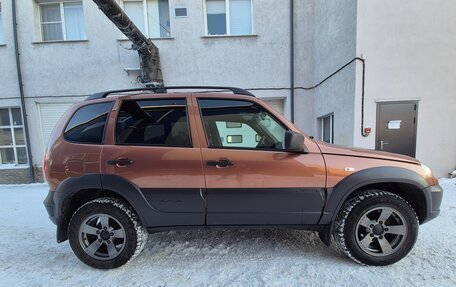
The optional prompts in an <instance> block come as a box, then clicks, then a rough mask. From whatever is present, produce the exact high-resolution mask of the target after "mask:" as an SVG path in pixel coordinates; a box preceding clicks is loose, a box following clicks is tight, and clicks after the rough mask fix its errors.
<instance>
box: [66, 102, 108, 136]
mask: <svg viewBox="0 0 456 287" xmlns="http://www.w3.org/2000/svg"><path fill="white" fill-rule="evenodd" d="M112 105H113V102H108V103H99V104H92V105H87V106H84V107H82V108H80V109H78V110H77V111H76V112H75V113H74V115H73V116H72V117H71V120H70V121H69V122H68V124H67V126H66V128H65V131H64V133H63V136H64V138H65V139H66V140H68V141H71V142H76V143H86V144H101V143H102V142H103V137H104V130H105V126H106V121H107V119H108V114H109V112H110V111H111V108H112Z"/></svg>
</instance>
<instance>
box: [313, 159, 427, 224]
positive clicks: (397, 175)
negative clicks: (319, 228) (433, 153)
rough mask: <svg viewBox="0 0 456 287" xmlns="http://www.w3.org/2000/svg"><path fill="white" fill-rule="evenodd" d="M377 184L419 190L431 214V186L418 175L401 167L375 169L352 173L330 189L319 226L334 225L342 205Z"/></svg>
mask: <svg viewBox="0 0 456 287" xmlns="http://www.w3.org/2000/svg"><path fill="white" fill-rule="evenodd" d="M376 183H406V184H410V185H413V186H415V187H416V188H417V189H419V190H420V191H421V192H422V193H423V195H424V197H425V199H426V202H425V203H424V204H426V213H427V214H426V216H427V215H428V214H429V212H430V210H429V209H430V206H429V205H430V204H429V203H430V202H431V195H430V193H429V192H426V188H427V187H429V186H430V184H429V183H428V182H427V181H426V180H425V179H424V178H423V177H422V176H421V175H419V174H418V173H416V172H414V171H412V170H409V169H406V168H401V167H393V166H391V167H373V168H367V169H363V170H360V171H358V172H355V173H352V174H351V175H349V176H347V177H346V178H344V179H343V180H342V181H340V182H339V183H337V184H336V185H335V186H334V188H332V189H328V196H327V201H326V205H325V208H324V210H323V213H322V216H321V218H320V221H319V224H326V225H331V226H332V225H333V222H334V220H335V219H336V216H337V214H338V213H339V210H340V208H341V207H342V204H343V203H344V202H345V200H346V199H347V198H348V197H349V196H350V194H352V193H353V192H354V191H356V190H358V189H359V188H361V187H363V186H367V185H370V184H376ZM331 229H332V228H331Z"/></svg>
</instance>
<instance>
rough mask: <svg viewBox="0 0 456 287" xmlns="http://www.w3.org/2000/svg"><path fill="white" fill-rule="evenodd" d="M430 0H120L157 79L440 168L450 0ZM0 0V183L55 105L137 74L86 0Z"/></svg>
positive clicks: (455, 99)
mask: <svg viewBox="0 0 456 287" xmlns="http://www.w3.org/2000/svg"><path fill="white" fill-rule="evenodd" d="M13 2H15V4H16V21H17V25H16V27H17V36H18V37H17V43H18V45H17V47H16V46H15V44H14V43H15V41H14V19H13V18H14V17H13V9H12V8H13ZM292 2H294V5H291V3H292ZM436 2H438V4H437V3H436ZM436 2H432V3H431V2H429V1H425V0H420V1H411V0H407V1H401V3H397V2H395V1H382V2H379V3H374V2H372V1H356V0H349V1H339V0H338V1H319V0H306V1H297V0H295V1H285V0H283V1H274V0H261V1H260V0H123V1H119V4H120V5H121V7H123V9H124V10H125V11H126V13H127V14H128V15H129V16H130V18H131V19H132V20H133V21H134V22H135V24H136V25H137V26H138V27H139V28H140V29H141V30H142V32H143V33H144V34H145V35H147V36H148V37H150V38H151V39H152V40H153V42H154V44H155V45H156V46H157V47H158V48H159V49H160V59H161V66H162V72H163V78H164V82H165V84H166V85H221V86H238V87H242V88H247V89H255V91H253V92H254V93H255V94H256V95H257V96H258V97H260V98H263V99H265V100H266V101H268V102H269V103H270V104H271V105H272V106H273V107H274V108H276V109H277V110H279V111H280V112H281V113H283V114H284V115H285V116H287V117H288V118H292V119H293V120H294V122H295V123H296V124H297V126H298V127H300V128H301V129H302V130H303V131H304V132H305V133H306V134H308V135H314V136H315V138H317V139H323V140H325V141H328V142H332V143H335V144H341V145H348V146H358V147H364V148H372V149H374V148H377V149H383V150H388V149H390V151H395V149H398V150H399V152H402V153H410V155H412V156H416V157H417V158H418V159H420V160H422V161H423V162H424V163H425V164H427V165H429V166H430V167H431V168H432V169H433V170H434V171H435V173H436V175H438V176H447V175H448V172H451V171H452V170H454V169H455V168H456V133H455V132H454V122H455V120H456V116H455V115H456V95H455V94H454V91H455V90H456V82H455V81H453V80H452V76H454V74H455V73H454V71H452V65H454V63H456V39H455V38H454V37H453V36H452V35H455V34H456V17H454V16H455V14H456V3H453V2H452V1H441V0H439V1H436ZM0 5H1V6H0V7H1V8H0V87H1V89H0V120H1V122H0V183H17V182H30V181H31V180H32V177H31V176H30V173H29V171H30V166H32V167H34V168H33V170H34V171H35V173H37V178H38V179H39V178H40V176H39V174H40V170H41V168H42V159H43V156H44V153H45V149H46V145H47V140H48V137H49V135H50V133H51V132H52V129H53V126H54V125H55V123H56V122H57V121H58V119H59V118H60V116H61V115H62V114H63V113H64V112H65V110H66V109H67V108H68V107H69V106H70V105H71V104H73V103H74V102H77V101H81V100H83V99H84V98H85V97H86V96H87V95H89V94H92V93H94V92H98V91H104V90H112V89H121V88H135V87H141V84H140V83H138V76H139V59H138V54H137V52H136V51H134V50H132V49H131V43H130V42H129V41H128V40H127V39H126V38H125V36H123V35H122V34H121V33H120V32H119V30H118V29H117V28H116V27H115V26H114V25H113V24H112V23H111V22H110V21H109V20H108V19H107V17H106V16H105V15H104V14H103V13H102V12H101V11H100V10H99V9H98V7H97V6H96V4H95V3H94V2H93V1H92V0H82V1H74V0H71V1H57V0H21V1H13V0H0ZM292 7H293V9H292ZM292 13H293V14H292ZM291 15H293V18H292V19H293V20H292V21H290V19H291V17H290V16H291ZM16 49H17V50H16ZM16 52H18V53H19V60H20V68H21V69H20V76H21V79H22V84H23V85H22V87H23V97H24V107H25V112H26V114H27V115H26V119H27V121H28V125H27V127H28V130H29V140H30V156H28V154H29V152H28V150H27V144H26V140H25V139H26V133H25V125H24V120H23V113H22V112H23V110H24V109H22V103H21V91H20V89H19V87H20V85H19V78H18V69H17V67H18V64H17V60H16ZM356 57H358V59H355V58H356ZM363 61H364V68H363ZM341 67H344V68H342V69H340V68H341ZM363 74H364V77H363ZM329 75H332V76H331V77H329V78H328V76H329ZM292 79H293V80H292ZM324 79H326V80H325V81H323V80H324ZM322 81H323V82H322ZM317 85H318V86H317ZM315 86H316V87H315ZM363 86H364V87H363ZM292 90H293V92H291V91H292ZM410 107H412V110H410ZM402 108H403V109H404V110H401V109H402ZM398 109H399V112H397V110H398ZM407 109H409V110H410V111H409V110H407ZM404 111H407V112H404ZM362 114H363V117H362V116H361V115H362ZM398 115H400V116H403V115H408V117H405V118H399V116H398ZM410 121H413V124H412V126H409V122H410ZM366 128H367V129H366ZM369 128H370V133H369V135H367V136H366V134H367V132H368V129H369ZM398 137H400V138H401V140H400V141H398V143H396V142H395V141H394V139H395V138H398ZM391 139H393V140H391ZM387 140H388V141H387ZM404 143H406V144H404Z"/></svg>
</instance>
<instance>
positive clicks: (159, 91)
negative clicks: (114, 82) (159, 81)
mask: <svg viewBox="0 0 456 287" xmlns="http://www.w3.org/2000/svg"><path fill="white" fill-rule="evenodd" d="M192 89H198V90H199V89H210V90H229V91H231V92H232V93H233V94H237V95H245V96H251V97H255V95H254V94H252V93H251V92H249V91H246V90H244V89H241V88H235V87H220V86H169V87H145V88H135V89H124V90H113V91H105V92H100V93H95V94H93V95H91V96H88V97H87V98H86V99H85V100H86V101H90V100H96V99H103V98H106V97H107V96H108V95H110V94H117V93H127V92H140V91H153V92H154V93H156V94H166V93H167V92H168V90H192Z"/></svg>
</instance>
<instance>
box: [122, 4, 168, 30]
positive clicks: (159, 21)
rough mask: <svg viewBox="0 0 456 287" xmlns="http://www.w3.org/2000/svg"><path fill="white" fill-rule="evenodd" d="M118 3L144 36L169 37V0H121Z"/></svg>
mask: <svg viewBox="0 0 456 287" xmlns="http://www.w3.org/2000/svg"><path fill="white" fill-rule="evenodd" d="M126 4H127V6H129V7H126ZM135 4H136V5H135ZM120 5H121V7H122V9H123V10H124V11H125V13H127V15H128V17H130V19H131V20H132V21H133V23H135V25H136V26H137V27H138V28H139V30H141V32H143V33H144V35H145V36H146V37H148V38H170V37H171V10H170V5H169V0H122V1H120Z"/></svg>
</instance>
